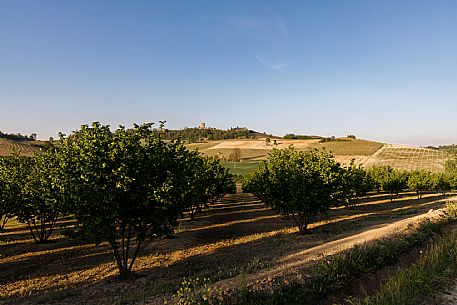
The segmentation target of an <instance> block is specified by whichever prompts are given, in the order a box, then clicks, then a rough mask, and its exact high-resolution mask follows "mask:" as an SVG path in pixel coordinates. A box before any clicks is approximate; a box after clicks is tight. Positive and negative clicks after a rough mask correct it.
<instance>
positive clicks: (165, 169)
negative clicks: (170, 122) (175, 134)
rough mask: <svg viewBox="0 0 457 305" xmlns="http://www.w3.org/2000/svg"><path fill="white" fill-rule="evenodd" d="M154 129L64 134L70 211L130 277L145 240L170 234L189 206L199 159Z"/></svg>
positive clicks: (90, 129)
mask: <svg viewBox="0 0 457 305" xmlns="http://www.w3.org/2000/svg"><path fill="white" fill-rule="evenodd" d="M151 127H152V124H143V125H141V126H138V125H135V126H134V127H133V128H132V129H128V130H127V129H125V128H124V127H122V126H121V127H119V128H118V129H116V130H115V131H113V132H112V131H111V130H110V127H109V126H104V125H101V124H100V123H93V124H92V126H90V127H89V126H87V125H83V126H81V129H80V130H78V131H75V132H74V133H73V134H72V135H70V136H68V137H66V136H64V135H60V144H59V146H60V147H61V148H60V150H59V151H60V155H61V158H60V162H61V168H62V170H63V171H64V172H65V175H66V179H65V181H64V183H63V184H62V188H63V189H64V190H65V193H66V194H68V197H67V199H66V202H67V204H68V209H69V210H70V211H71V212H72V213H73V214H74V216H75V218H76V219H77V221H78V223H79V225H80V226H81V227H82V229H83V230H84V234H86V235H88V236H90V237H92V238H93V239H94V240H95V241H97V242H101V241H107V242H108V243H109V244H110V245H111V248H112V250H113V254H114V258H115V261H116V263H117V266H118V269H119V273H120V275H121V276H122V277H124V278H125V277H129V276H130V275H131V274H132V267H133V264H134V262H135V260H136V257H137V256H138V253H139V251H140V248H141V246H142V244H143V243H144V242H145V240H146V239H147V238H154V237H159V236H162V235H164V234H170V230H171V229H172V228H173V227H174V225H175V224H176V223H177V221H178V217H179V216H180V215H181V214H182V212H183V211H184V210H185V209H186V207H187V206H188V204H189V203H188V202H186V199H187V198H186V196H184V195H183V194H186V193H187V190H188V188H189V185H190V184H191V183H192V181H189V180H188V175H187V172H186V171H187V170H188V167H189V162H190V159H191V158H194V155H193V154H191V153H189V151H188V150H186V149H185V147H184V145H183V144H182V142H180V141H171V142H165V141H163V139H162V137H161V134H162V132H161V131H160V132H155V131H154V130H153V129H152V128H151ZM162 127H163V123H161V130H162Z"/></svg>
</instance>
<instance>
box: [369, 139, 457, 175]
mask: <svg viewBox="0 0 457 305" xmlns="http://www.w3.org/2000/svg"><path fill="white" fill-rule="evenodd" d="M448 159H449V155H448V154H446V153H444V152H442V151H438V150H433V149H428V148H422V147H408V146H395V145H388V146H384V147H383V148H381V149H380V150H379V151H378V152H377V153H375V154H374V155H373V156H372V157H371V158H369V159H368V161H367V162H365V163H364V164H363V166H364V167H365V168H368V167H371V166H380V165H390V166H392V167H393V168H396V169H401V170H415V169H424V170H428V171H431V172H440V171H443V170H444V164H445V163H446V161H447V160H448Z"/></svg>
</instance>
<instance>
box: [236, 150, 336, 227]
mask: <svg viewBox="0 0 457 305" xmlns="http://www.w3.org/2000/svg"><path fill="white" fill-rule="evenodd" d="M340 171H341V167H340V165H339V164H338V163H336V162H335V160H334V159H333V157H332V155H331V154H329V153H327V152H323V151H318V150H313V151H310V152H297V151H294V150H293V149H292V148H289V149H283V150H278V149H273V151H272V152H271V154H270V157H269V159H268V161H266V162H265V163H264V166H262V167H261V168H259V170H258V171H257V172H255V173H254V174H253V175H251V176H248V178H247V181H246V182H245V184H244V185H245V187H246V188H247V189H249V190H250V191H252V192H254V194H256V195H257V196H258V197H259V198H261V199H262V200H263V201H264V202H265V203H266V204H268V205H270V206H271V207H272V208H274V209H275V210H278V211H279V212H281V213H284V214H287V215H289V216H291V218H292V219H293V220H294V222H295V224H296V225H297V226H298V229H299V231H300V233H305V232H306V229H307V226H308V224H309V223H310V222H311V220H312V219H313V218H314V217H315V216H317V215H318V214H320V213H323V212H326V211H327V210H328V209H329V208H330V207H331V206H332V205H335V204H336V203H337V202H338V200H339V197H338V191H339V189H338V187H339V174H340Z"/></svg>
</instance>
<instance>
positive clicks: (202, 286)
mask: <svg viewBox="0 0 457 305" xmlns="http://www.w3.org/2000/svg"><path fill="white" fill-rule="evenodd" d="M208 284H209V280H208V279H206V278H204V279H200V278H198V277H197V278H184V279H183V281H182V283H181V286H180V287H179V289H178V291H177V292H176V296H175V297H176V299H177V304H179V305H203V304H208V305H211V304H214V302H213V301H212V297H211V289H210V288H209V287H208Z"/></svg>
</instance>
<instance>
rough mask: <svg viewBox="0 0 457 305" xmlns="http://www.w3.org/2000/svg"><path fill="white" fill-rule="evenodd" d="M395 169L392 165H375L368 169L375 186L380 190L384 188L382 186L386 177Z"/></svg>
mask: <svg viewBox="0 0 457 305" xmlns="http://www.w3.org/2000/svg"><path fill="white" fill-rule="evenodd" d="M393 171H394V169H393V168H392V167H391V166H390V165H380V166H373V167H370V168H369V169H368V170H367V173H368V175H369V176H370V177H371V181H372V183H373V187H374V188H375V189H376V190H377V191H378V193H379V192H381V190H383V188H382V186H383V184H384V182H385V181H386V179H387V178H388V177H389V176H390V175H391V174H392V172H393Z"/></svg>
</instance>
